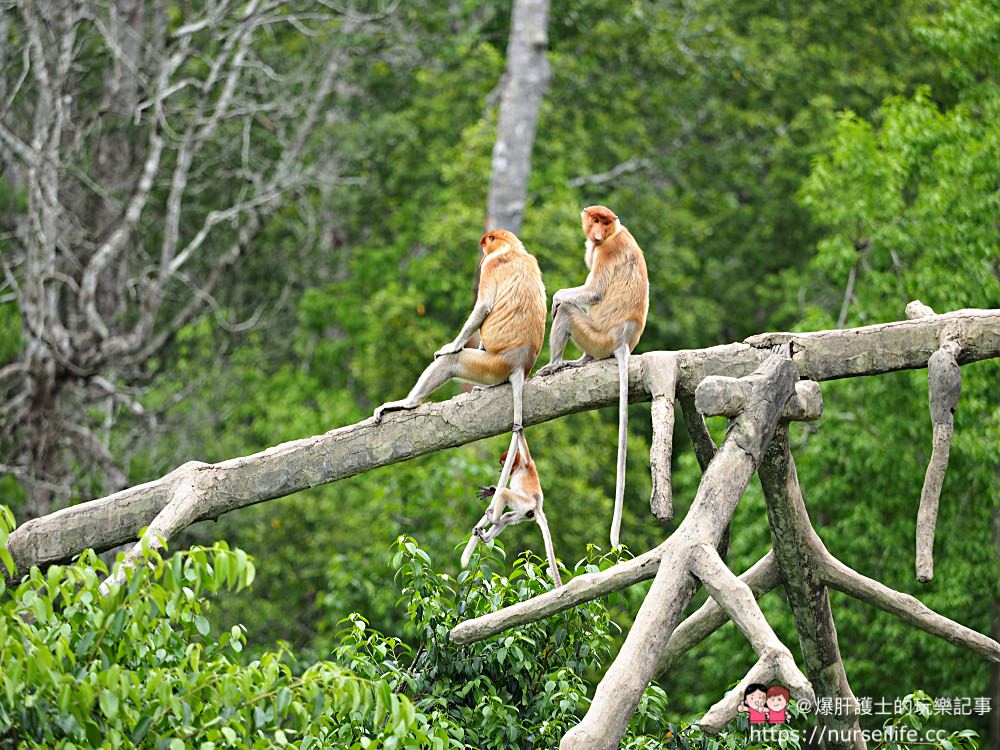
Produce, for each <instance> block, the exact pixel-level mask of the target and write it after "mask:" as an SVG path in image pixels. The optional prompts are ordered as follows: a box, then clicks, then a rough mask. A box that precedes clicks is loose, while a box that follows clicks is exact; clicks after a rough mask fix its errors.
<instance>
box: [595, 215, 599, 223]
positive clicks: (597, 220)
mask: <svg viewBox="0 0 1000 750" xmlns="http://www.w3.org/2000/svg"><path fill="white" fill-rule="evenodd" d="M599 221H600V219H598V218H597V217H596V216H595V217H594V223H595V224H596V223H598V222H599Z"/></svg>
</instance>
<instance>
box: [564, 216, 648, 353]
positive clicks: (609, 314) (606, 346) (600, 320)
mask: <svg viewBox="0 0 1000 750" xmlns="http://www.w3.org/2000/svg"><path fill="white" fill-rule="evenodd" d="M581 221H582V224H583V233H584V234H585V235H586V236H587V253H586V255H585V256H584V261H585V262H586V264H587V268H588V269H589V270H590V274H589V275H588V276H587V282H586V284H585V285H584V286H586V287H587V288H588V289H592V290H594V291H597V292H600V293H601V296H602V299H601V301H600V302H596V303H594V304H593V305H591V306H590V309H589V310H588V315H587V316H584V315H583V313H582V312H580V310H579V309H578V308H574V309H576V312H577V313H579V315H578V316H574V318H575V319H574V325H573V329H574V331H573V341H574V342H575V343H576V344H577V346H579V347H580V348H581V349H582V350H583V351H585V352H587V353H588V354H590V355H591V356H592V357H594V358H595V359H603V358H604V357H609V356H611V354H612V353H613V352H614V349H615V344H614V341H612V340H610V336H609V334H611V333H612V332H613V331H614V330H615V329H616V328H617V327H618V326H619V325H621V324H622V323H629V322H631V323H634V325H633V326H630V328H631V330H630V331H629V335H628V348H629V351H632V350H633V349H635V345H636V344H638V343H639V337H640V336H642V332H643V329H644V328H645V327H646V315H647V314H648V313H649V276H648V274H647V272H646V259H645V258H644V257H643V254H642V250H641V249H640V248H639V244H638V243H637V242H636V241H635V238H634V237H633V236H632V233H631V232H629V231H628V229H626V228H625V227H624V226H622V225H621V223H620V222H619V221H618V217H617V216H615V214H614V213H613V212H611V211H610V210H609V209H607V208H605V207H604V206H590V207H588V208H585V209H583V212H582V213H581ZM583 317H587V318H589V321H587V323H583V322H582V320H581V318H583ZM578 332H579V333H580V334H581V335H580V336H579V338H580V340H577V338H578V337H577V333H578ZM592 349H593V350H592Z"/></svg>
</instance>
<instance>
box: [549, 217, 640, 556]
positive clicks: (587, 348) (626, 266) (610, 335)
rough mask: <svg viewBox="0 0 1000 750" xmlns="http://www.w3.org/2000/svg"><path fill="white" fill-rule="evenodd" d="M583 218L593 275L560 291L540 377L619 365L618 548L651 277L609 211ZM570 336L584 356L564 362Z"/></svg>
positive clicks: (614, 537)
mask: <svg viewBox="0 0 1000 750" xmlns="http://www.w3.org/2000/svg"><path fill="white" fill-rule="evenodd" d="M580 216H581V219H582V222H583V233H584V234H585V235H586V237H587V243H586V248H587V252H586V255H585V256H584V262H585V263H586V264H587V268H588V270H589V271H590V274H589V275H588V276H587V281H586V283H585V284H584V285H583V286H578V287H573V288H572V289H560V290H559V291H558V292H556V293H555V295H553V297H552V332H551V333H550V334H549V348H550V349H551V352H552V357H551V361H550V362H549V363H548V364H547V365H546V366H545V367H543V368H542V369H541V370H539V371H538V374H539V375H549V374H551V373H553V372H557V371H558V370H561V369H562V368H564V367H572V366H579V365H582V364H585V363H587V362H589V361H591V360H593V359H604V358H606V357H610V356H611V355H612V354H613V355H614V356H615V359H617V360H618V384H619V387H618V471H617V476H616V479H615V510H614V516H613V517H612V520H611V546H612V547H617V546H618V538H619V533H620V531H621V520H622V502H623V500H624V497H625V447H626V443H627V440H628V358H629V354H630V353H631V351H632V350H633V349H634V348H635V345H636V344H637V343H639V337H640V336H641V335H642V331H643V329H644V328H645V327H646V315H647V313H648V312H649V278H648V276H647V274H646V260H645V258H644V257H643V254H642V250H641V249H640V248H639V245H638V243H636V241H635V238H634V237H633V236H632V234H631V233H630V232H629V231H628V229H626V228H625V227H624V226H622V224H621V222H620V221H619V220H618V217H617V216H616V215H615V213H614V212H613V211H612V210H611V209H609V208H607V207H605V206H589V207H588V208H585V209H583V212H582V213H581V214H580ZM585 308H586V311H584V309H585ZM571 337H572V339H573V343H575V344H576V345H577V346H578V347H579V348H580V349H581V350H582V351H583V352H584V354H583V356H582V357H581V358H580V359H577V360H573V361H571V362H565V361H563V358H562V357H563V351H564V350H565V348H566V344H567V342H568V341H569V339H570V338H571Z"/></svg>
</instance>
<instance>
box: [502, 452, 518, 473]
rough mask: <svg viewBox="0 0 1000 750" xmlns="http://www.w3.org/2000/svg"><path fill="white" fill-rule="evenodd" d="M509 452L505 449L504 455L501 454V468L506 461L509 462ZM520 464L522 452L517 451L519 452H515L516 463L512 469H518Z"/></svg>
mask: <svg viewBox="0 0 1000 750" xmlns="http://www.w3.org/2000/svg"><path fill="white" fill-rule="evenodd" d="M508 453H509V451H504V452H503V455H502V456H500V466H501V468H502V467H503V465H504V464H505V463H507V454H508ZM520 465H521V453H520V452H517V453H515V454H514V463H513V464H512V465H511V469H510V470H511V471H514V469H516V468H517V467H518V466H520Z"/></svg>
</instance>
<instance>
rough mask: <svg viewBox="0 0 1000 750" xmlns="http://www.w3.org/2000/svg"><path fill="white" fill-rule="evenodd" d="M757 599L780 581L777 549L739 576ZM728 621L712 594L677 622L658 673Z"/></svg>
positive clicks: (658, 667) (725, 613) (666, 668)
mask: <svg viewBox="0 0 1000 750" xmlns="http://www.w3.org/2000/svg"><path fill="white" fill-rule="evenodd" d="M740 581H742V582H743V583H744V584H745V585H746V586H747V588H748V589H750V593H751V594H753V596H754V598H755V599H759V598H760V597H762V596H764V594H766V593H768V592H769V591H771V589H773V588H775V587H776V586H777V585H778V584H780V583H781V577H780V574H779V573H778V565H777V563H776V562H775V560H774V552H773V551H771V552H768V553H767V554H766V555H764V556H763V557H762V558H760V560H758V561H757V562H755V563H754V564H753V565H752V566H750V568H749V569H748V570H747V571H746V572H745V573H743V575H741V576H740ZM727 622H729V614H728V613H727V612H726V610H724V609H723V608H722V607H720V606H719V605H718V603H717V602H716V601H715V600H714V599H711V598H709V599H708V601H706V602H705V603H704V604H702V605H701V607H699V608H698V611H697V612H695V613H694V614H692V615H691V616H690V617H688V618H687V619H686V620H684V622H682V623H681V624H680V625H678V626H677V629H676V630H674V632H673V633H672V634H671V636H670V641H669V642H668V643H667V648H666V650H665V651H664V652H663V658H662V659H660V663H659V665H658V666H657V670H656V671H657V674H662V673H663V672H666V671H668V670H669V669H670V668H671V667H673V665H674V663H675V662H676V661H677V660H678V659H679V658H680V657H681V656H682V655H683V654H685V653H686V652H688V651H690V650H691V649H692V648H694V647H695V646H697V645H698V644H699V643H701V642H702V641H703V640H705V639H706V638H708V636H710V635H711V634H712V633H714V632H715V631H716V630H718V629H719V628H721V627H722V626H723V625H725V624H726V623H727Z"/></svg>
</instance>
